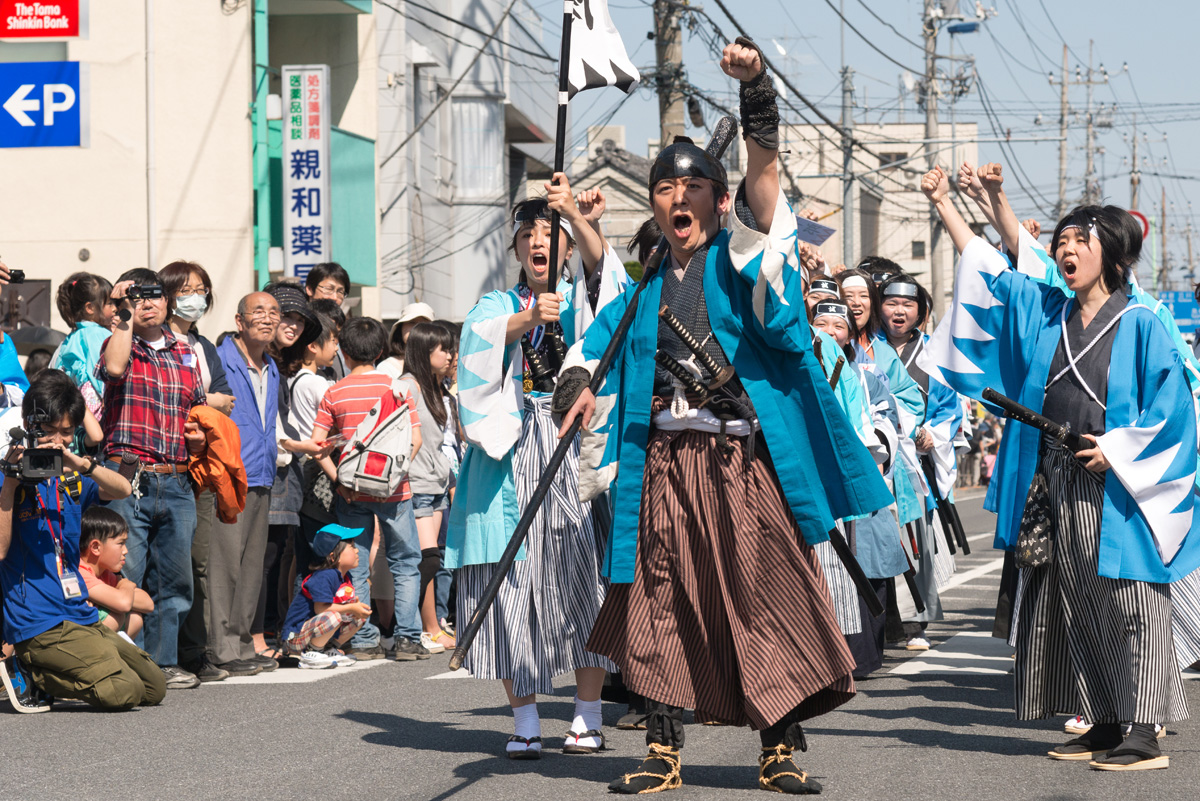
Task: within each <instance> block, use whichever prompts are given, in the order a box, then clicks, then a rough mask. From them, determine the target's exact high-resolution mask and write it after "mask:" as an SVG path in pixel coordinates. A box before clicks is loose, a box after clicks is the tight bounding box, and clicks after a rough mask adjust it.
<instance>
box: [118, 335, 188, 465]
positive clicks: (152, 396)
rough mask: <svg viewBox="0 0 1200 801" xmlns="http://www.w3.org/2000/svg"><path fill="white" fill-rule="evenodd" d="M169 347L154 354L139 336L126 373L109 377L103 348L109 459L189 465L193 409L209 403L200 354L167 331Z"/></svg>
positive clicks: (136, 337) (130, 353) (133, 347)
mask: <svg viewBox="0 0 1200 801" xmlns="http://www.w3.org/2000/svg"><path fill="white" fill-rule="evenodd" d="M163 333H164V334H165V336H166V338H167V343H166V347H164V348H163V349H162V350H155V349H154V348H152V347H150V346H149V345H147V344H146V341H145V340H144V339H142V338H141V337H139V336H134V338H133V345H132V347H131V348H130V351H129V366H128V367H126V368H125V373H124V375H117V376H113V375H109V374H108V370H107V369H105V362H104V353H105V351H106V350H108V344H109V343H110V342H112V340H111V339H108V340H106V341H105V342H104V345H103V346H102V347H101V348H100V362H99V364H97V365H96V376H97V377H98V378H100V379H101V380H102V381H104V387H105V389H104V419H103V421H102V425H103V427H104V458H106V459H120V458H121V454H122V453H124V452H126V451H128V452H130V453H134V454H137V455H138V456H139V457H141V459H142V461H144V462H150V463H152V464H181V463H183V462H186V461H187V457H188V451H187V443H186V442H185V441H184V439H183V426H184V424H185V423H186V422H187V417H188V412H190V411H191V409H192V407H193V406H199V405H202V404H203V403H204V386H203V384H202V383H201V378H200V369H199V365H198V364H197V362H196V354H195V353H193V352H192V349H191V347H190V346H189V345H188V344H187V343H186V342H183V341H181V340H179V339H176V338H175V336H174V335H172V334H171V332H170V331H168V330H167V329H166V328H165V327H164V328H163Z"/></svg>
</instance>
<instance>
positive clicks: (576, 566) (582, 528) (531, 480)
mask: <svg viewBox="0 0 1200 801" xmlns="http://www.w3.org/2000/svg"><path fill="white" fill-rule="evenodd" d="M557 445H558V424H557V423H556V422H555V421H554V418H553V416H552V415H551V412H550V396H549V395H545V396H541V395H539V396H533V395H526V396H525V415H524V418H523V421H522V425H521V437H520V439H519V440H518V441H517V446H516V450H515V452H514V454H513V473H514V476H515V479H516V490H517V500H518V503H519V505H520V507H521V508H522V509H524V508H525V506H526V504H527V503H528V502H529V498H530V496H532V495H533V491H534V489H535V488H536V487H537V483H538V479H540V478H541V475H542V471H543V468H544V467H545V465H546V463H547V462H548V461H549V460H550V455H551V454H552V453H553V452H554V449H555V447H557ZM558 475H559V479H558V480H556V481H555V482H554V484H553V485H552V486H551V489H550V493H549V495H547V496H546V502H545V505H544V506H543V508H542V511H541V512H539V513H538V515H537V516H536V517H535V518H534V520H533V525H532V526H530V528H529V536H528V538H527V539H526V541H525V558H524V559H521V560H518V561H516V562H513V565H512V567H511V568H510V569H509V571H508V576H507V577H506V579H505V581H504V583H503V584H501V585H500V592H499V594H498V595H497V596H496V602H495V604H494V605H493V606H492V609H491V611H490V612H489V613H488V615H487V617H485V618H484V621H483V625H482V627H480V629H479V635H478V638H477V639H476V640H475V643H474V644H473V646H472V648H471V650H470V651H469V652H468V653H467V658H466V660H465V662H464V666H465V667H466V669H467V671H468V672H470V674H471V675H472V676H474V677H476V678H480V679H509V680H511V681H512V683H513V688H512V691H513V695H515V696H517V697H524V696H526V695H531V694H533V693H541V694H546V695H549V694H551V693H553V692H554V687H553V685H552V683H551V681H552V679H553V678H554V677H555V676H559V675H561V674H563V673H568V672H570V671H572V670H576V669H578V668H585V667H598V668H604V669H605V670H609V671H611V670H614V669H615V668H614V666H613V664H612V662H610V661H609V660H608V659H605V658H604V657H603V656H600V655H598V654H595V653H591V652H589V651H588V650H587V649H586V647H585V645H586V643H587V638H588V634H589V633H590V632H591V630H592V624H593V623H594V622H595V620H596V615H597V614H598V613H599V611H600V606H601V604H602V603H603V602H604V593H605V590H606V588H607V582H606V581H605V580H604V579H603V578H602V577H601V575H600V561H601V555H602V554H603V553H604V532H603V530H601V529H597V528H596V527H595V526H594V525H593V521H592V514H591V504H584V503H581V502H580V500H579V485H578V483H577V479H576V478H575V477H577V476H578V475H579V443H578V438H576V443H575V445H574V447H572V448H571V450H570V451H569V452H568V454H567V457H566V459H565V460H563V464H562V467H561V468H560V469H559V473H558ZM494 569H495V565H490V564H486V565H464V566H463V567H461V568H459V571H458V608H459V609H460V610H462V612H463V614H466V613H468V612H470V611H472V610H474V609H475V608H476V606H478V604H479V599H480V597H481V596H482V595H483V590H484V587H486V586H487V583H488V581H489V580H490V579H491V577H492V572H493V570H494Z"/></svg>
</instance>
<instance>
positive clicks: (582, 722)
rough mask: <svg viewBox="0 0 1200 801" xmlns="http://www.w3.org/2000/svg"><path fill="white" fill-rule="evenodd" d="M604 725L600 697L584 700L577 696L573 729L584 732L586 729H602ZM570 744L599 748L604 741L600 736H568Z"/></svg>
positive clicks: (572, 723) (580, 732)
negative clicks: (593, 699)
mask: <svg viewBox="0 0 1200 801" xmlns="http://www.w3.org/2000/svg"><path fill="white" fill-rule="evenodd" d="M603 725H604V720H603V717H602V716H601V714H600V699H599V698H597V699H596V700H595V701H584V700H581V699H580V698H579V696H578V695H577V696H575V719H574V720H573V721H571V731H573V732H578V733H579V734H583V733H584V732H585V731H600V728H601V726H603ZM567 742H568V744H574V745H581V746H583V747H584V748H599V747H600V745H601V743H602V742H603V741H602V740H601V739H600V737H599V736H591V737H578V738H575V737H568V738H567Z"/></svg>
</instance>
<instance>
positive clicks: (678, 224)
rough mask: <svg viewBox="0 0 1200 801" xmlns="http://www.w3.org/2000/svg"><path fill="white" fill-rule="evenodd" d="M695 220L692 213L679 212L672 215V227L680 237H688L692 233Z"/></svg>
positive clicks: (677, 236)
mask: <svg viewBox="0 0 1200 801" xmlns="http://www.w3.org/2000/svg"><path fill="white" fill-rule="evenodd" d="M693 224H694V220H693V219H692V215H690V214H688V213H687V212H678V213H676V214H672V215H671V228H672V229H673V230H674V232H675V236H676V238H678V239H687V238H688V237H689V236H691V235H692V225H693Z"/></svg>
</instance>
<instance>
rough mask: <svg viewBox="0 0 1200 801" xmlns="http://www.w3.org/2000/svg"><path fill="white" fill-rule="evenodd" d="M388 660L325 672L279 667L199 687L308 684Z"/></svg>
mask: <svg viewBox="0 0 1200 801" xmlns="http://www.w3.org/2000/svg"><path fill="white" fill-rule="evenodd" d="M390 661H392V660H390V659H372V660H369V661H366V662H358V663H355V664H353V665H350V666H349V667H335V668H329V669H326V670H301V669H300V668H294V667H281V668H279V669H278V670H273V671H271V672H270V673H259V674H258V675H257V676H230V677H229V678H227V679H225V680H224V681H208V682H205V683H204V684H201V685H200V686H201V687H224V686H229V685H235V684H308V683H310V682H314V681H320V680H321V679H328V678H332V677H334V676H345V675H346V674H347V673H356V672H358V671H361V670H367V669H369V668H373V667H378V666H379V665H382V664H385V663H387V662H390Z"/></svg>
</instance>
